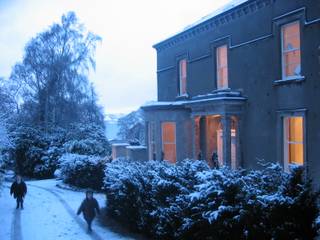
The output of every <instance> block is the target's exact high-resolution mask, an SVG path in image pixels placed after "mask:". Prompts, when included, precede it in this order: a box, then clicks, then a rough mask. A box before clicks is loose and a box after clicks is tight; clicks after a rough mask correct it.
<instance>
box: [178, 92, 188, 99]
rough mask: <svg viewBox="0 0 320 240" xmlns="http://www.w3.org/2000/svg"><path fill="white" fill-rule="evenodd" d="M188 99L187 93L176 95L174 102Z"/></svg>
mask: <svg viewBox="0 0 320 240" xmlns="http://www.w3.org/2000/svg"><path fill="white" fill-rule="evenodd" d="M188 98H189V95H188V93H184V94H181V95H178V96H177V97H176V100H183V99H188Z"/></svg>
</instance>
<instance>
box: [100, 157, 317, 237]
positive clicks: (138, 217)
mask: <svg viewBox="0 0 320 240" xmlns="http://www.w3.org/2000/svg"><path fill="white" fill-rule="evenodd" d="M105 175H106V177H105V179H104V189H105V191H106V195H107V204H108V211H109V214H110V215H112V216H113V217H115V218H116V219H118V220H119V221H120V222H122V223H125V224H128V226H130V227H133V228H134V229H135V230H138V231H142V232H145V233H147V234H149V235H150V236H152V237H154V238H156V239H199V240H200V239H210V240H215V239H217V240H218V239H219V240H220V239H239V240H241V239H314V238H315V236H316V235H317V229H318V225H317V224H315V220H316V218H317V216H318V213H319V209H318V207H317V204H316V201H317V197H318V193H315V192H313V191H312V187H311V183H310V182H309V181H307V180H306V179H305V177H304V174H303V169H302V168H293V170H292V173H291V174H286V173H284V172H283V171H282V169H281V167H280V166H278V165H272V164H270V165H269V166H266V167H265V168H264V169H263V170H260V171H244V170H239V171H233V170H230V169H228V168H222V169H210V168H209V167H208V166H207V165H206V164H205V163H204V162H202V161H193V160H186V161H183V162H181V163H178V164H177V165H170V164H167V163H165V162H155V161H150V162H147V163H145V162H143V163H139V162H129V161H125V160H115V161H113V162H112V163H108V164H107V167H106V170H105Z"/></svg>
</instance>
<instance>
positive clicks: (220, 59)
mask: <svg viewBox="0 0 320 240" xmlns="http://www.w3.org/2000/svg"><path fill="white" fill-rule="evenodd" d="M216 56H217V88H218V89H223V88H228V48H227V45H223V46H221V47H218V48H217V50H216Z"/></svg>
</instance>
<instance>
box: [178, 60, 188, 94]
mask: <svg viewBox="0 0 320 240" xmlns="http://www.w3.org/2000/svg"><path fill="white" fill-rule="evenodd" d="M185 94H187V59H181V60H180V61H179V95H180V96H181V95H185Z"/></svg>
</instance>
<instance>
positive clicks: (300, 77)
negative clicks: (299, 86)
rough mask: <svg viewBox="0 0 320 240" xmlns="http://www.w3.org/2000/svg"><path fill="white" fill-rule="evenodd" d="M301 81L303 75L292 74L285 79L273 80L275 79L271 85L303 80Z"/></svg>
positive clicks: (303, 78)
mask: <svg viewBox="0 0 320 240" xmlns="http://www.w3.org/2000/svg"><path fill="white" fill-rule="evenodd" d="M303 81H305V77H304V76H293V77H288V78H286V79H281V80H275V81H273V85H281V84H290V83H299V82H303Z"/></svg>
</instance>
